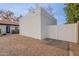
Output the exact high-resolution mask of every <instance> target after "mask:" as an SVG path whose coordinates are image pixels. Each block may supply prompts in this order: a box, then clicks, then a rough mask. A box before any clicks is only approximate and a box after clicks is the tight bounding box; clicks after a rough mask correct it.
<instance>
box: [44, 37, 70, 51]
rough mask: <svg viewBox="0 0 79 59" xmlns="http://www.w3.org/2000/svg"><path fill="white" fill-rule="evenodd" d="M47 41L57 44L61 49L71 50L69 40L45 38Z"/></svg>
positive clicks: (49, 43) (52, 44)
mask: <svg viewBox="0 0 79 59" xmlns="http://www.w3.org/2000/svg"><path fill="white" fill-rule="evenodd" d="M44 41H45V43H46V44H48V45H51V46H55V47H57V48H60V49H64V50H69V42H67V41H62V40H56V39H49V38H46V39H44Z"/></svg>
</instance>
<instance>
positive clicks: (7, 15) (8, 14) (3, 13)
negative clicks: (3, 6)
mask: <svg viewBox="0 0 79 59" xmlns="http://www.w3.org/2000/svg"><path fill="white" fill-rule="evenodd" d="M13 15H14V13H13V12H11V11H9V10H8V11H2V10H1V11H0V18H2V19H10V18H12V16H13Z"/></svg>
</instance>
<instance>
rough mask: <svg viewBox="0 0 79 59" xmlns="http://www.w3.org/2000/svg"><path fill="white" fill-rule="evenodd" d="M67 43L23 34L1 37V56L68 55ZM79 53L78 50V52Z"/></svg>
mask: <svg viewBox="0 0 79 59" xmlns="http://www.w3.org/2000/svg"><path fill="white" fill-rule="evenodd" d="M51 42H53V43H51ZM66 44H67V43H64V42H63V43H62V42H61V43H59V42H57V41H50V43H49V42H48V41H44V40H38V39H33V38H30V37H25V36H21V35H6V36H2V37H0V55H1V56H64V55H65V56H67V55H69V52H68V45H66ZM77 53H78V52H77Z"/></svg>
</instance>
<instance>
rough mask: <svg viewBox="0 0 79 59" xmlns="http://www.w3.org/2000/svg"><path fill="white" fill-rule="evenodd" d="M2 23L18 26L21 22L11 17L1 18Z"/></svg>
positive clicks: (0, 23)
mask: <svg viewBox="0 0 79 59" xmlns="http://www.w3.org/2000/svg"><path fill="white" fill-rule="evenodd" d="M0 25H15V26H18V25H19V22H17V21H14V20H11V19H3V20H0Z"/></svg>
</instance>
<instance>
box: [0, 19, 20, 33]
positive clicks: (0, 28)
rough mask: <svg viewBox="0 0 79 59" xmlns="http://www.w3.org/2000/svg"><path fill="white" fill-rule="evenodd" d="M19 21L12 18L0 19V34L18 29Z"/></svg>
mask: <svg viewBox="0 0 79 59" xmlns="http://www.w3.org/2000/svg"><path fill="white" fill-rule="evenodd" d="M18 26H19V23H18V22H17V21H14V20H12V19H0V32H1V34H5V33H12V30H15V29H18Z"/></svg>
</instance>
